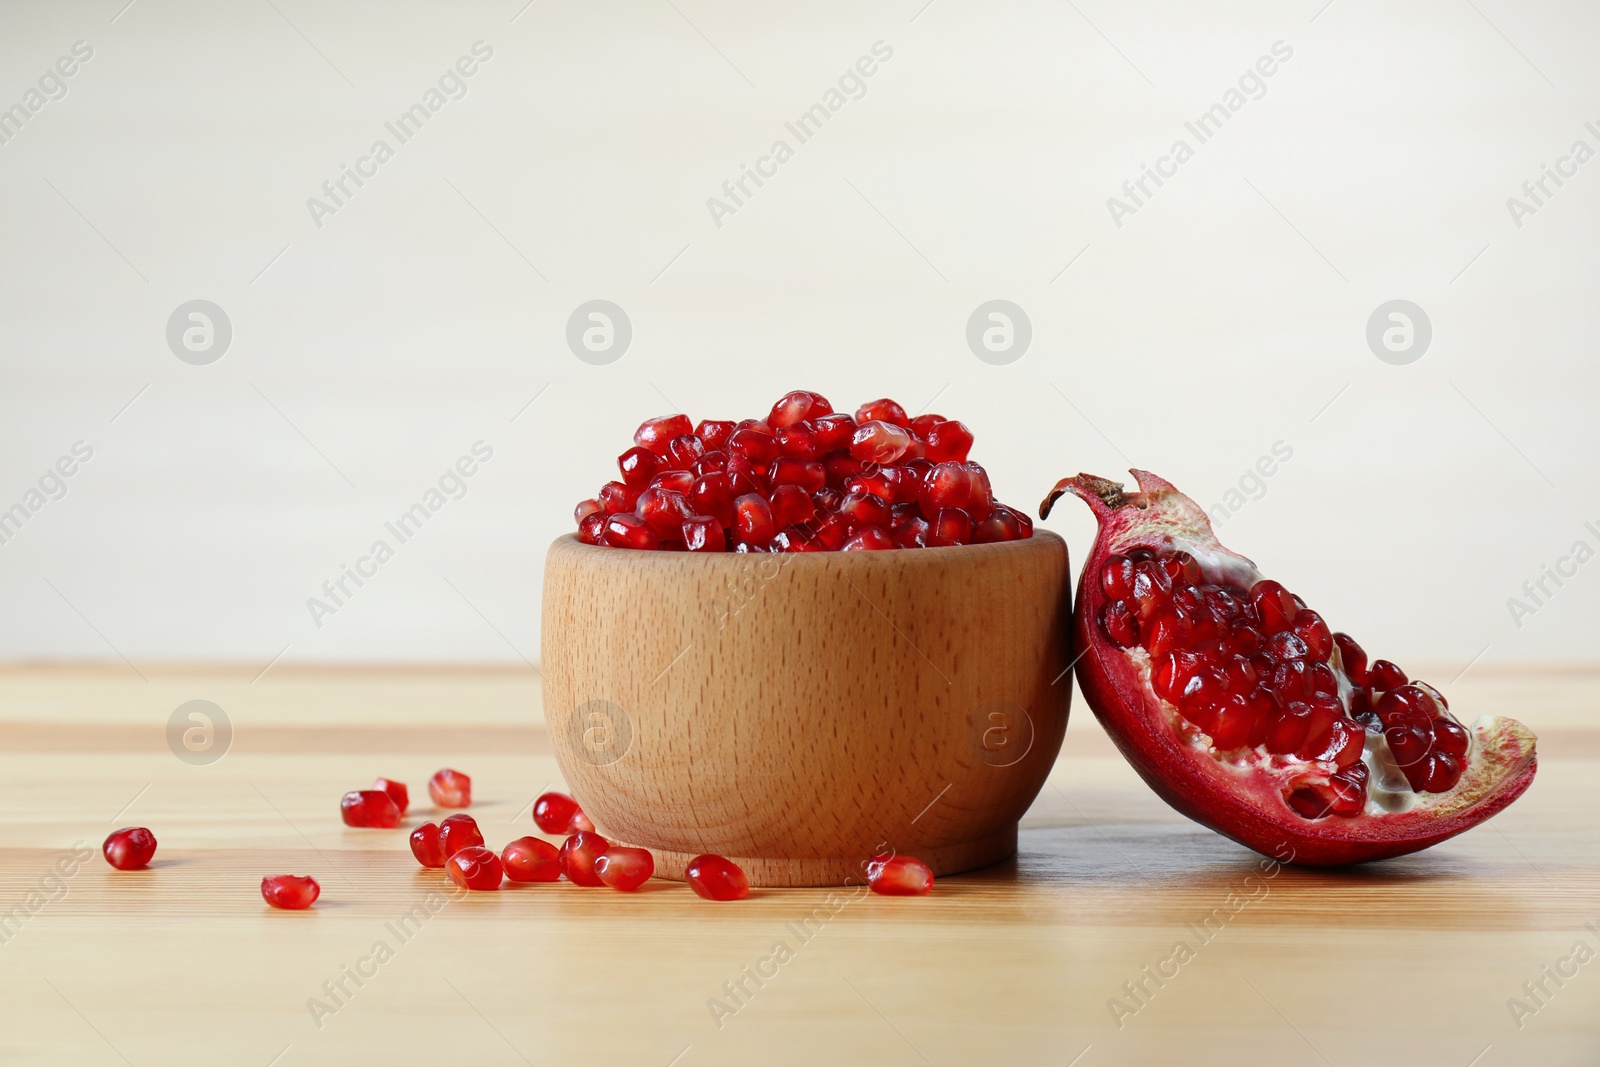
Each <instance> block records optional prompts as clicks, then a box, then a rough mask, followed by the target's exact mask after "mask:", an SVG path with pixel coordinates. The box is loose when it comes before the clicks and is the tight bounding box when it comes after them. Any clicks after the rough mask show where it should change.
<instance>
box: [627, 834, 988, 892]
mask: <svg viewBox="0 0 1600 1067" xmlns="http://www.w3.org/2000/svg"><path fill="white" fill-rule="evenodd" d="M626 844H629V845H632V846H633V847H635V848H646V849H649V850H650V853H651V854H652V855H653V856H654V857H655V861H656V877H657V878H665V879H668V880H670V881H674V882H681V881H683V869H684V868H685V867H687V866H688V865H689V861H690V860H692V859H694V858H695V857H696V856H698V855H700V853H698V852H674V851H672V850H670V849H662V848H655V847H653V846H651V845H646V844H639V843H637V842H631V841H630V842H626ZM1016 851H1017V827H1016V825H1015V824H1012V825H1011V826H1010V827H1008V828H1007V829H1005V830H1002V831H1000V832H999V833H995V834H990V835H989V836H988V837H981V838H978V839H976V840H973V841H962V842H960V843H958V844H954V845H946V846H944V847H943V848H931V849H913V850H909V854H910V855H913V856H915V857H916V858H917V859H919V860H921V861H922V862H923V863H926V864H927V865H928V866H929V867H930V868H932V869H933V873H934V876H935V877H937V878H943V877H945V876H947V875H952V874H960V873H962V872H963V871H971V870H976V869H977V868H979V867H987V866H989V865H990V864H991V863H999V862H1000V861H1001V860H1003V859H1006V858H1007V857H1009V856H1012V855H1015V854H1016ZM724 858H725V859H730V860H732V861H733V862H734V863H737V864H738V865H739V869H740V870H742V871H744V873H745V876H746V877H748V878H749V879H750V885H751V887H752V888H767V889H777V888H795V887H808V886H845V885H861V884H862V883H863V882H865V881H866V864H867V859H868V857H866V856H854V857H852V856H836V857H835V856H826V857H819V856H804V857H798V858H792V859H775V858H773V857H770V856H724Z"/></svg>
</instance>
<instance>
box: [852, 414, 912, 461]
mask: <svg viewBox="0 0 1600 1067" xmlns="http://www.w3.org/2000/svg"><path fill="white" fill-rule="evenodd" d="M910 447H911V431H909V430H905V429H902V428H901V427H899V426H896V425H894V424H893V423H888V422H882V421H877V420H874V421H872V422H864V423H862V424H861V425H860V426H857V427H856V432H855V435H854V436H853V437H851V439H850V454H851V455H852V456H854V457H855V458H856V459H859V460H860V461H861V462H863V463H878V464H883V463H893V462H894V461H895V460H897V459H899V458H900V457H901V456H903V455H905V454H906V449H908V448H910Z"/></svg>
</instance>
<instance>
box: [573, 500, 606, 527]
mask: <svg viewBox="0 0 1600 1067" xmlns="http://www.w3.org/2000/svg"><path fill="white" fill-rule="evenodd" d="M605 513H606V509H605V507H604V506H603V505H602V504H601V503H600V501H598V500H595V499H593V498H591V499H589V500H580V501H578V506H577V507H576V508H574V509H573V510H572V521H573V522H575V523H577V524H578V525H579V526H582V525H583V520H584V519H587V518H588V517H589V516H590V515H604V514H605Z"/></svg>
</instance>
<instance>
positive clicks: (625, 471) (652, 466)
mask: <svg viewBox="0 0 1600 1067" xmlns="http://www.w3.org/2000/svg"><path fill="white" fill-rule="evenodd" d="M617 467H618V469H619V470H621V471H622V482H623V484H624V485H630V486H633V487H635V488H639V489H642V488H644V487H645V486H647V485H649V484H650V479H651V478H653V477H655V473H656V471H658V470H660V469H661V457H660V456H658V455H656V454H655V453H654V452H652V451H650V450H649V449H648V448H640V447H639V446H638V445H635V446H634V447H632V448H630V449H628V450H627V451H626V452H624V453H623V454H622V455H620V456H618V457H617Z"/></svg>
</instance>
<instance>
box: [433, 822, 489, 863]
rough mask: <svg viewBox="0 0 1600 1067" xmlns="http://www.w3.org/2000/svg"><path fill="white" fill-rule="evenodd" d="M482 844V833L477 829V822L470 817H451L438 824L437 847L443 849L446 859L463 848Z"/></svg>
mask: <svg viewBox="0 0 1600 1067" xmlns="http://www.w3.org/2000/svg"><path fill="white" fill-rule="evenodd" d="M482 844H483V831H481V830H479V829H478V820H476V819H474V818H473V817H472V816H470V815H452V816H450V817H449V818H448V819H446V820H445V821H444V822H442V823H440V824H439V847H440V848H442V849H444V854H445V857H446V858H449V857H450V856H454V855H455V854H456V853H457V852H460V851H461V850H462V849H464V848H473V847H476V846H480V845H482Z"/></svg>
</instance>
